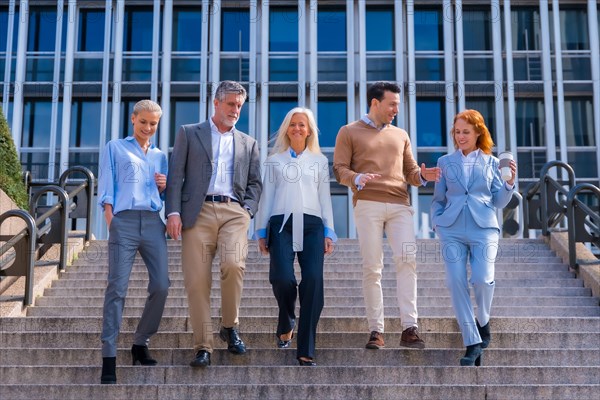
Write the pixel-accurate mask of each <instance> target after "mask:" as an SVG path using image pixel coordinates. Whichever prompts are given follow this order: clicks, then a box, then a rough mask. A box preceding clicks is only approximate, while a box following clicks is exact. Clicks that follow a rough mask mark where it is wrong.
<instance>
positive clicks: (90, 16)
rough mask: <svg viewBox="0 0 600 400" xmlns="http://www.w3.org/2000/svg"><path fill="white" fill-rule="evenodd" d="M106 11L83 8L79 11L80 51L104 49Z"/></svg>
mask: <svg viewBox="0 0 600 400" xmlns="http://www.w3.org/2000/svg"><path fill="white" fill-rule="evenodd" d="M104 15H105V13H104V11H101V10H89V9H82V10H81V12H80V13H79V37H78V39H79V40H78V41H77V50H78V51H102V50H103V49H104Z"/></svg>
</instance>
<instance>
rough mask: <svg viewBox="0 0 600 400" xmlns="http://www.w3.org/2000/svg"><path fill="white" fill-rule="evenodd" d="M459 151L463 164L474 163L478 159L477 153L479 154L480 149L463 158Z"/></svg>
mask: <svg viewBox="0 0 600 400" xmlns="http://www.w3.org/2000/svg"><path fill="white" fill-rule="evenodd" d="M459 151H460V156H461V157H462V160H463V162H468V163H474V162H475V160H476V159H477V157H479V153H481V149H477V150H473V151H472V152H470V153H469V154H467V155H466V156H465V154H464V153H463V152H462V150H459Z"/></svg>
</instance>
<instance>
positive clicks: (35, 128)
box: [21, 100, 60, 147]
mask: <svg viewBox="0 0 600 400" xmlns="http://www.w3.org/2000/svg"><path fill="white" fill-rule="evenodd" d="M59 104H60V103H59ZM59 119H60V118H59ZM51 120H52V102H50V101H41V100H25V101H24V103H23V133H22V136H21V147H49V146H50V121H51Z"/></svg>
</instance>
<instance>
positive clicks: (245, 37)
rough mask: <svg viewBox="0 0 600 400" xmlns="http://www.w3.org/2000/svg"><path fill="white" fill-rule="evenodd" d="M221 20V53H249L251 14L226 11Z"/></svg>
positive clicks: (239, 11) (240, 11)
mask: <svg viewBox="0 0 600 400" xmlns="http://www.w3.org/2000/svg"><path fill="white" fill-rule="evenodd" d="M221 18H222V19H221V51H248V50H249V49H250V39H249V37H250V12H249V11H245V10H231V9H229V10H228V9H225V10H223V14H221Z"/></svg>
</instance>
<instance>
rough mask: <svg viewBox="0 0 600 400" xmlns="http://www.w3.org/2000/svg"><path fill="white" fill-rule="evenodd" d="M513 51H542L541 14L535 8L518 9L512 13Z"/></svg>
mask: <svg viewBox="0 0 600 400" xmlns="http://www.w3.org/2000/svg"><path fill="white" fill-rule="evenodd" d="M510 15H511V18H512V20H511V27H512V48H513V50H541V46H540V35H541V33H540V32H541V29H540V12H539V10H538V9H535V8H516V9H513V10H512V11H511V13H510Z"/></svg>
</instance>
